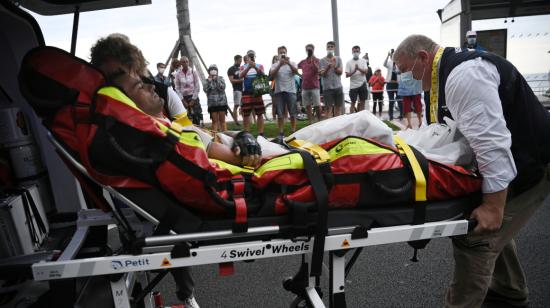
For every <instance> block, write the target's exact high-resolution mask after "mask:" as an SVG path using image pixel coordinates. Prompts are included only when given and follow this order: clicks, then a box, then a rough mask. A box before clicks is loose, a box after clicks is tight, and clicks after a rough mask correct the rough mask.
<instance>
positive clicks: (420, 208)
mask: <svg viewBox="0 0 550 308" xmlns="http://www.w3.org/2000/svg"><path fill="white" fill-rule="evenodd" d="M409 147H410V148H411V150H412V151H413V153H414V156H415V157H416V160H417V161H418V164H419V165H420V168H421V169H422V172H423V173H424V177H425V178H426V186H427V185H429V183H430V182H429V177H430V168H429V162H428V159H426V157H425V156H424V155H423V154H422V153H421V152H420V151H418V150H417V149H415V148H414V147H413V146H411V145H409ZM427 205H428V202H416V204H415V205H414V216H413V223H412V224H413V225H421V224H423V223H425V222H426V206H427Z"/></svg>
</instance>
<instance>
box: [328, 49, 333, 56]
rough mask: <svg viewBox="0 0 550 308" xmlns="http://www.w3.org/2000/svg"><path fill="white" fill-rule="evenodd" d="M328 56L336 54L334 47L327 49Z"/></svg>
mask: <svg viewBox="0 0 550 308" xmlns="http://www.w3.org/2000/svg"><path fill="white" fill-rule="evenodd" d="M327 56H329V57H333V56H334V50H332V49H327Z"/></svg>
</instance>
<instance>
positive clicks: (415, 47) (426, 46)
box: [393, 34, 437, 59]
mask: <svg viewBox="0 0 550 308" xmlns="http://www.w3.org/2000/svg"><path fill="white" fill-rule="evenodd" d="M435 46H437V44H436V43H435V42H434V41H433V40H432V39H431V38H429V37H427V36H425V35H422V34H413V35H409V36H408V37H407V38H406V39H404V40H403V42H401V44H399V46H397V49H396V50H395V53H394V54H393V57H394V59H396V58H400V57H401V56H403V55H404V56H407V57H409V58H414V57H416V55H417V54H418V52H419V51H421V50H425V51H428V52H432V51H433V50H434V49H435Z"/></svg>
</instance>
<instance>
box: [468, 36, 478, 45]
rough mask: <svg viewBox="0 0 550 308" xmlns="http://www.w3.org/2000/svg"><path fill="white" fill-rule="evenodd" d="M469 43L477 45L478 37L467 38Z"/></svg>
mask: <svg viewBox="0 0 550 308" xmlns="http://www.w3.org/2000/svg"><path fill="white" fill-rule="evenodd" d="M467 41H468V45H475V44H476V38H475V37H469V38H468V39H467Z"/></svg>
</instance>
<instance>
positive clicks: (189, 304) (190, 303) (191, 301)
mask: <svg viewBox="0 0 550 308" xmlns="http://www.w3.org/2000/svg"><path fill="white" fill-rule="evenodd" d="M183 305H184V307H185V308H200V306H199V304H198V303H197V301H196V300H195V296H193V295H191V297H188V298H186V299H185V300H184V301H183Z"/></svg>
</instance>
